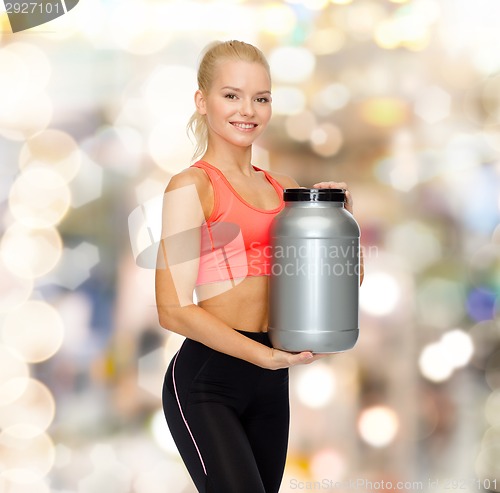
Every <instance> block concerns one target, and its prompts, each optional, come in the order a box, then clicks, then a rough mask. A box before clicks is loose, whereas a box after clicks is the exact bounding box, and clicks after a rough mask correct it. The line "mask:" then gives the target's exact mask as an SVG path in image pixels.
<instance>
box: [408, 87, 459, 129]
mask: <svg viewBox="0 0 500 493" xmlns="http://www.w3.org/2000/svg"><path fill="white" fill-rule="evenodd" d="M450 108H451V96H450V95H449V94H448V93H447V92H446V91H444V90H443V89H441V88H440V87H438V86H430V87H426V88H424V89H423V90H421V91H419V93H418V95H417V98H416V100H415V105H414V109H415V114H417V115H418V116H419V117H420V118H422V120H424V121H425V122H426V123H430V124H434V123H437V122H439V121H441V120H444V119H445V118H448V117H449V116H450Z"/></svg>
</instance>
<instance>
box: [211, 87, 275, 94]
mask: <svg viewBox="0 0 500 493" xmlns="http://www.w3.org/2000/svg"><path fill="white" fill-rule="evenodd" d="M225 89H229V90H230V91H233V92H241V89H238V88H237V87H232V86H224V87H221V91H224V90H225ZM255 94H271V91H258V92H256V93H255Z"/></svg>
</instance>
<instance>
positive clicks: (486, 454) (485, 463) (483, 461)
mask: <svg viewBox="0 0 500 493" xmlns="http://www.w3.org/2000/svg"><path fill="white" fill-rule="evenodd" d="M495 438H496V440H495V441H491V442H490V443H488V445H485V446H483V447H482V449H481V451H480V452H479V455H478V457H477V459H476V463H475V471H476V475H477V476H478V477H479V478H481V479H480V482H481V484H482V485H483V486H484V487H485V489H487V490H488V491H500V485H499V484H498V481H499V480H498V478H500V439H499V438H500V437H498V433H497V434H496V437H495Z"/></svg>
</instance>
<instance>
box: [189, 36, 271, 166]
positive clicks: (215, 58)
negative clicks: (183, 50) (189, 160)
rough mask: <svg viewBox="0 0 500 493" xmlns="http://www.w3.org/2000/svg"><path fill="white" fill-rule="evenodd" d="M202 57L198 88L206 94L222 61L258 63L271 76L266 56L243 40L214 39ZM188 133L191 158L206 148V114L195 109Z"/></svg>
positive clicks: (200, 153) (194, 157)
mask: <svg viewBox="0 0 500 493" xmlns="http://www.w3.org/2000/svg"><path fill="white" fill-rule="evenodd" d="M202 54H203V57H202V59H201V62H200V65H199V67H198V89H199V90H200V91H201V92H203V93H204V94H208V92H209V91H210V88H211V86H212V83H213V80H214V78H215V73H216V69H217V66H218V64H219V63H220V62H222V61H228V60H242V61H244V62H250V63H260V64H261V65H262V66H263V67H264V68H265V69H266V71H267V73H268V74H269V78H271V71H270V69H269V63H268V62H267V60H266V57H265V56H264V54H263V53H262V51H260V50H259V49H258V48H256V47H255V46H253V45H251V44H248V43H245V42H243V41H235V40H232V41H215V42H214V43H211V44H209V45H208V46H207V47H206V48H205V50H204V51H203V52H202ZM187 131H188V134H189V133H192V134H193V136H194V138H195V141H196V147H195V151H194V154H193V160H195V159H196V158H198V157H200V156H201V155H202V154H203V153H204V152H205V151H206V149H207V145H208V127H207V121H206V115H201V114H200V113H198V112H197V111H195V112H194V113H193V115H192V116H191V118H190V119H189V122H188V124H187Z"/></svg>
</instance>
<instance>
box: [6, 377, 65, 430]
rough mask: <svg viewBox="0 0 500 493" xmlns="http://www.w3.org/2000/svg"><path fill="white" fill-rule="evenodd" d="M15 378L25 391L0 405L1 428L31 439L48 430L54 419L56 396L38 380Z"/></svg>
mask: <svg viewBox="0 0 500 493" xmlns="http://www.w3.org/2000/svg"><path fill="white" fill-rule="evenodd" d="M15 380H16V382H17V384H18V385H19V386H20V387H21V388H24V391H23V393H22V394H21V395H20V396H19V397H18V398H17V399H15V400H14V401H12V402H10V403H9V404H7V405H5V406H2V407H0V429H9V430H10V432H9V433H10V435H11V436H16V437H18V438H23V439H31V438H34V437H35V436H36V435H39V434H41V433H43V432H44V431H46V430H47V429H48V428H49V426H50V425H51V423H52V421H53V420H54V415H55V408H56V405H55V402H54V397H53V396H52V394H51V393H50V390H49V389H48V388H47V387H46V386H45V385H44V384H43V383H41V382H39V381H38V380H34V379H32V378H27V379H23V378H16V379H15Z"/></svg>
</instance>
